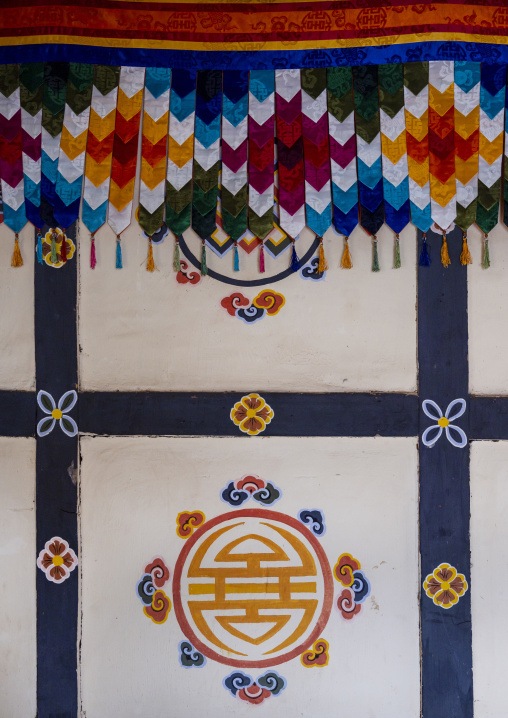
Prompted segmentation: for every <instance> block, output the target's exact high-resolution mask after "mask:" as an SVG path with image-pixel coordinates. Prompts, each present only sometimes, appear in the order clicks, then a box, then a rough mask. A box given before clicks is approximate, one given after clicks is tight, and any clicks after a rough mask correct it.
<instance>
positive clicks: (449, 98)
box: [429, 82, 454, 117]
mask: <svg viewBox="0 0 508 718" xmlns="http://www.w3.org/2000/svg"><path fill="white" fill-rule="evenodd" d="M453 88H454V84H453V82H452V84H451V85H450V87H449V88H448V89H447V90H445V91H444V92H439V90H437V89H436V88H435V87H434V86H433V85H429V106H430V107H432V108H433V109H434V110H436V112H437V113H438V114H440V115H441V117H442V116H443V115H445V114H446V113H447V112H448V110H449V109H450V107H453Z"/></svg>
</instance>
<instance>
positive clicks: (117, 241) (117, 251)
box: [116, 235, 123, 269]
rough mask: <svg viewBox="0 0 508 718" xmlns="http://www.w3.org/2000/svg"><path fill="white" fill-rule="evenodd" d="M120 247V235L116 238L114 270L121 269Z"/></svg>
mask: <svg viewBox="0 0 508 718" xmlns="http://www.w3.org/2000/svg"><path fill="white" fill-rule="evenodd" d="M122 268H123V265H122V245H121V243H120V235H117V237H116V269H122Z"/></svg>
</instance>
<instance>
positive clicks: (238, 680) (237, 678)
mask: <svg viewBox="0 0 508 718" xmlns="http://www.w3.org/2000/svg"><path fill="white" fill-rule="evenodd" d="M252 683H253V681H252V678H251V677H250V676H248V675H246V674H245V673H242V672H241V671H234V672H233V673H230V674H229V676H226V678H224V680H223V681H222V684H223V686H224V688H226V689H227V690H228V691H231V693H232V694H233V695H234V696H236V694H237V693H238V691H239V690H240V689H241V688H247V686H250V685H252Z"/></svg>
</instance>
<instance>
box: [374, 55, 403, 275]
mask: <svg viewBox="0 0 508 718" xmlns="http://www.w3.org/2000/svg"><path fill="white" fill-rule="evenodd" d="M379 106H380V120H381V148H382V171H383V196H384V204H385V222H386V224H387V225H388V226H389V227H390V229H392V230H393V231H394V232H395V235H396V238H397V239H398V234H399V232H402V230H403V229H404V227H406V225H407V224H408V223H409V177H408V174H409V173H408V163H407V145H406V117H405V111H404V67H403V65H401V64H400V63H397V64H388V65H380V66H379ZM395 263H396V265H398V263H399V256H398V244H396V262H395Z"/></svg>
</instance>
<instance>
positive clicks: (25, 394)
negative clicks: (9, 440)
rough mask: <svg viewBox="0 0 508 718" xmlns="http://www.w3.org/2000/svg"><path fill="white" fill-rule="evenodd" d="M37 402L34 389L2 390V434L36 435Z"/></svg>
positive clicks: (0, 416) (0, 422) (0, 402)
mask: <svg viewBox="0 0 508 718" xmlns="http://www.w3.org/2000/svg"><path fill="white" fill-rule="evenodd" d="M35 404H36V402H35V393H34V392H33V391H0V436H34V435H35Z"/></svg>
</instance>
